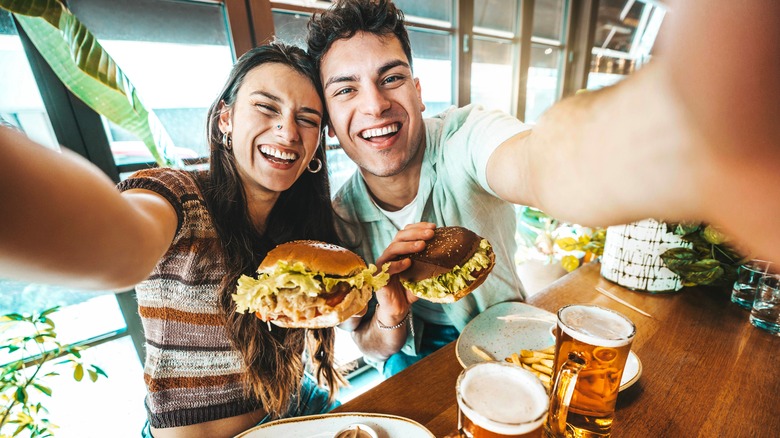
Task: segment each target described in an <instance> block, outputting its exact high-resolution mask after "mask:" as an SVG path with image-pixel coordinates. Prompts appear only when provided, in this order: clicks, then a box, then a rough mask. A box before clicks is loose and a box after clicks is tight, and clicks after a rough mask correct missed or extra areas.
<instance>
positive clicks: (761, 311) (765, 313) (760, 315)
mask: <svg viewBox="0 0 780 438" xmlns="http://www.w3.org/2000/svg"><path fill="white" fill-rule="evenodd" d="M750 323H751V324H753V325H754V326H756V327H758V328H761V329H764V330H766V331H768V332H769V333H772V334H773V335H775V336H780V275H778V274H765V275H764V276H763V277H761V280H760V281H759V282H758V290H757V291H756V297H755V300H753V310H751V311H750Z"/></svg>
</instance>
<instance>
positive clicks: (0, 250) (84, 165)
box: [0, 127, 177, 289]
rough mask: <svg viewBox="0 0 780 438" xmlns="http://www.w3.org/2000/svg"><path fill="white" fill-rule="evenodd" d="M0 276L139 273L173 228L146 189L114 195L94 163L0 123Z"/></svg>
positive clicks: (91, 282)
mask: <svg viewBox="0 0 780 438" xmlns="http://www.w3.org/2000/svg"><path fill="white" fill-rule="evenodd" d="M0 156H2V160H0V277H3V278H12V279H18V280H25V281H31V282H38V283H56V284H62V285H70V286H74V287H79V288H88V289H119V288H124V287H129V286H132V285H134V284H135V283H137V282H139V281H141V280H143V279H144V278H145V277H146V276H147V275H148V274H149V272H151V270H152V268H153V267H154V265H155V264H156V263H157V261H158V260H159V258H160V257H161V256H162V255H163V254H164V253H165V251H166V250H167V248H168V246H169V245H170V243H171V240H172V239H173V235H174V233H175V231H176V224H177V218H176V213H175V211H174V209H173V207H172V206H171V205H170V204H169V203H168V202H167V201H166V200H165V199H164V198H163V197H161V196H159V195H156V194H154V193H152V192H148V191H142V190H132V191H128V192H125V193H124V194H120V193H119V191H118V190H117V189H116V187H115V186H114V184H113V183H112V181H111V180H110V179H109V178H108V177H107V176H106V175H105V174H103V173H102V172H101V171H100V169H98V168H97V167H95V166H93V165H92V164H91V163H89V162H88V161H86V160H84V159H83V158H81V157H79V156H78V155H76V154H74V153H72V152H69V151H64V152H63V153H58V152H55V151H52V150H49V149H47V148H45V147H43V146H41V145H38V144H36V143H34V142H33V141H31V140H29V139H28V138H26V137H25V136H23V135H21V134H19V133H17V132H14V131H13V130H11V129H7V128H2V127H0Z"/></svg>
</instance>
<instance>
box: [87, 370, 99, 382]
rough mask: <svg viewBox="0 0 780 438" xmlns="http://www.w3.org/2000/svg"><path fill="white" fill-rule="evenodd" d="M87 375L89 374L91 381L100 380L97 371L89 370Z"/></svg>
mask: <svg viewBox="0 0 780 438" xmlns="http://www.w3.org/2000/svg"><path fill="white" fill-rule="evenodd" d="M87 373H88V374H89V380H91V381H93V382H95V381H97V379H98V375H97V373H96V372H95V370H87Z"/></svg>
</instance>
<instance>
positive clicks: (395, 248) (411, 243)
mask: <svg viewBox="0 0 780 438" xmlns="http://www.w3.org/2000/svg"><path fill="white" fill-rule="evenodd" d="M434 228H436V224H433V223H430V222H418V223H415V224H410V225H407V226H406V227H405V228H404V229H403V230H401V231H399V232H398V233H397V234H396V235H395V238H394V239H393V241H392V242H390V245H388V246H387V248H386V249H385V251H384V252H383V253H382V255H381V256H380V257H379V258H377V260H376V261H377V265H381V264H384V263H387V262H390V261H396V260H398V259H400V258H403V257H404V256H407V255H409V254H414V253H416V252H420V251H422V250H423V248H425V241H426V240H428V239H430V238H431V237H433V230H434ZM408 267H409V266H408V265H406V266H404V269H406V268H408Z"/></svg>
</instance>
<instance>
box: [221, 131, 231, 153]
mask: <svg viewBox="0 0 780 438" xmlns="http://www.w3.org/2000/svg"><path fill="white" fill-rule="evenodd" d="M222 145H224V146H225V149H227V150H231V149H233V137H231V136H230V133H229V132H227V131H225V132H223V133H222Z"/></svg>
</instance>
